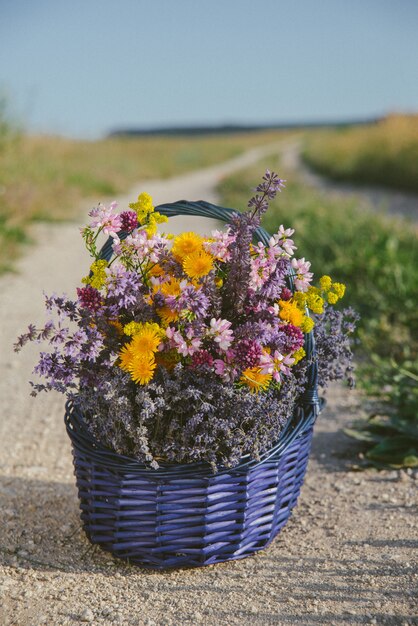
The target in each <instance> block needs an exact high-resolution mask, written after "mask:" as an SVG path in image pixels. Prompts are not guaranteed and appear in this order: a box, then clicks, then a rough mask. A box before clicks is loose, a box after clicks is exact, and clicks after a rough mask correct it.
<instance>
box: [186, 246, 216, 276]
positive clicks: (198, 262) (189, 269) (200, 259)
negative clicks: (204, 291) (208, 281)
mask: <svg viewBox="0 0 418 626" xmlns="http://www.w3.org/2000/svg"><path fill="white" fill-rule="evenodd" d="M183 269H184V271H185V272H186V274H187V275H188V276H190V278H201V277H202V276H206V274H209V272H210V271H211V270H212V269H213V257H212V256H211V255H210V254H208V253H207V252H205V251H204V250H197V251H196V252H192V253H191V254H188V255H187V256H186V258H185V259H184V260H183Z"/></svg>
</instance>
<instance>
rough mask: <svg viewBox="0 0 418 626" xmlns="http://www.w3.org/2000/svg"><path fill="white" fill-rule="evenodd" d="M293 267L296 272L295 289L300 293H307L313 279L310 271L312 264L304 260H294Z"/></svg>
mask: <svg viewBox="0 0 418 626" xmlns="http://www.w3.org/2000/svg"><path fill="white" fill-rule="evenodd" d="M292 267H293V269H294V270H295V272H296V278H295V279H294V282H295V287H296V289H297V290H298V291H307V289H308V287H309V283H310V282H311V280H312V278H313V274H312V272H310V271H309V268H310V267H311V264H310V262H309V261H305V258H302V259H292Z"/></svg>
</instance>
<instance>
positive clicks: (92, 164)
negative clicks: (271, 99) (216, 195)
mask: <svg viewBox="0 0 418 626" xmlns="http://www.w3.org/2000/svg"><path fill="white" fill-rule="evenodd" d="M281 137H283V133H280V132H259V133H242V134H234V135H230V136H228V135H219V136H209V137H207V136H205V137H192V138H189V137H143V138H111V139H104V140H101V141H75V140H69V139H64V138H61V137H48V136H27V135H25V134H24V133H22V132H20V131H19V130H17V129H16V128H14V127H13V125H12V124H11V123H10V122H8V121H7V119H6V115H5V113H4V106H3V107H2V106H1V102H0V272H1V271H5V270H7V269H9V268H10V267H12V266H13V260H14V259H15V258H16V256H17V255H18V254H19V253H20V251H21V246H22V244H23V243H25V242H27V241H28V240H29V238H28V237H27V235H26V233H27V228H28V225H30V223H31V222H33V221H39V220H43V221H45V220H46V221H56V220H63V219H64V220H68V219H73V218H74V217H78V216H79V214H80V205H81V201H85V200H89V201H90V202H91V203H92V204H96V203H97V202H99V201H106V200H108V199H111V198H114V197H115V196H116V195H118V194H126V193H127V192H128V191H129V189H130V188H131V187H132V186H133V185H134V184H135V183H137V182H138V181H140V180H143V181H146V180H149V179H152V178H167V177H170V176H174V175H177V174H182V173H184V172H187V171H190V170H194V169H198V168H201V167H206V166H210V165H213V164H216V163H219V162H221V161H224V160H227V159H230V158H232V157H234V156H236V155H238V154H240V153H241V152H243V151H244V150H246V149H249V148H251V147H253V146H259V145H262V144H267V143H270V142H273V141H277V140H278V139H279V138H281ZM133 200H134V198H133ZM83 203H84V204H86V203H85V202H83Z"/></svg>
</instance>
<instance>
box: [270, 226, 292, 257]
mask: <svg viewBox="0 0 418 626" xmlns="http://www.w3.org/2000/svg"><path fill="white" fill-rule="evenodd" d="M294 232H295V231H294V229H293V228H285V227H284V226H283V225H281V226H280V228H279V230H278V231H277V233H275V234H274V235H273V237H272V238H271V239H270V245H275V246H277V247H278V248H279V249H280V252H281V254H283V253H284V254H285V255H286V256H288V257H291V256H293V254H294V252H295V250H297V248H296V246H295V244H294V242H293V239H290V237H291V236H292V235H293V233H294ZM272 242H274V244H273V243H272Z"/></svg>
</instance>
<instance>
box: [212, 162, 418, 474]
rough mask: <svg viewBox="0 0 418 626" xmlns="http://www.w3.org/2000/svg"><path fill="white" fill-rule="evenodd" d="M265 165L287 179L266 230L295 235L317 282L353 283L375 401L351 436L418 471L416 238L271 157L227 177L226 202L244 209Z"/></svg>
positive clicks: (361, 348)
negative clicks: (304, 180) (308, 183)
mask: <svg viewBox="0 0 418 626" xmlns="http://www.w3.org/2000/svg"><path fill="white" fill-rule="evenodd" d="M265 167H269V168H270V169H274V170H275V171H278V172H279V173H280V175H281V176H283V177H284V178H288V179H289V180H288V182H287V186H286V189H285V190H284V192H283V193H282V194H281V195H280V197H279V198H278V200H276V201H275V203H273V205H272V206H271V208H270V210H269V212H268V214H267V215H266V219H265V224H264V225H265V227H266V228H267V229H268V230H269V231H270V232H274V231H276V230H277V229H278V227H279V226H280V224H284V225H285V227H292V228H295V229H296V237H297V239H296V241H297V244H298V248H299V253H300V255H301V256H305V257H306V258H308V259H309V260H311V261H312V269H313V271H314V272H315V274H316V275H317V276H320V275H322V274H330V275H332V276H333V277H335V280H338V281H341V282H344V283H346V284H347V294H346V296H345V298H344V301H345V305H351V306H353V307H355V308H356V309H357V310H358V311H359V312H360V314H361V316H362V319H361V322H360V327H359V331H358V339H359V341H358V346H357V362H358V374H357V381H358V385H359V386H361V387H363V388H364V389H365V390H366V392H367V393H368V395H369V397H370V398H371V399H372V400H373V403H372V405H371V406H372V408H371V410H370V413H371V416H370V419H369V421H363V422H361V423H358V424H356V425H354V426H353V428H352V429H351V431H350V433H349V434H350V435H352V436H355V437H357V438H358V439H359V440H361V441H362V442H363V443H364V446H365V448H364V450H363V452H364V454H365V458H366V460H367V462H368V463H373V464H375V465H376V466H378V467H383V466H387V465H390V466H392V467H417V466H418V364H417V357H418V309H417V302H418V238H417V236H416V231H414V230H413V229H411V228H409V227H408V225H406V224H405V223H404V222H401V221H399V222H396V221H394V220H389V219H388V218H386V217H384V216H380V215H377V214H376V213H373V212H365V211H364V210H363V211H360V210H359V209H358V208H356V206H355V205H354V204H353V203H352V202H348V201H341V200H335V199H334V198H333V199H329V198H327V197H326V195H325V194H324V193H323V192H319V191H316V190H314V189H312V188H308V187H307V186H306V185H305V184H302V183H301V182H300V181H298V180H297V179H296V178H295V174H294V173H293V172H292V173H290V172H285V171H283V170H282V169H281V167H280V162H272V160H271V159H269V160H268V162H267V161H266V162H265V163H262V164H259V165H257V166H255V167H253V168H251V169H248V170H246V171H244V172H240V173H238V174H235V175H233V176H231V177H230V178H228V179H225V180H224V181H223V182H222V184H221V185H220V192H221V195H222V203H223V204H224V206H229V207H237V208H239V207H245V204H246V199H247V197H248V190H249V189H250V188H251V187H253V186H254V185H255V184H257V182H258V181H259V179H260V175H261V174H262V173H263V171H264V169H265Z"/></svg>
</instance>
